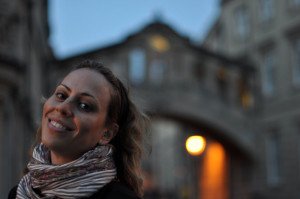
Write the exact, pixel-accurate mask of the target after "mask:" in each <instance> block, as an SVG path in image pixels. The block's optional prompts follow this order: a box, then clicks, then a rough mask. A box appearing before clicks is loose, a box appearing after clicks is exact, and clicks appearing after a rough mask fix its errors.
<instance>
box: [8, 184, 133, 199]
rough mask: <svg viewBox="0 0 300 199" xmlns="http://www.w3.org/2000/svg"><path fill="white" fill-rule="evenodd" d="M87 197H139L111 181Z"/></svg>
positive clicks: (15, 189) (117, 198)
mask: <svg viewBox="0 0 300 199" xmlns="http://www.w3.org/2000/svg"><path fill="white" fill-rule="evenodd" d="M16 192H17V187H14V188H13V189H12V190H11V191H10V193H9V196H8V199H15V198H16ZM88 199H139V197H137V195H136V194H135V193H134V192H133V191H131V190H130V189H129V188H128V187H127V186H126V185H124V184H123V183H121V182H118V181H112V182H111V183H109V184H107V185H105V186H104V187H103V188H101V189H100V190H99V191H98V192H97V193H95V194H94V195H92V196H91V197H89V198H88Z"/></svg>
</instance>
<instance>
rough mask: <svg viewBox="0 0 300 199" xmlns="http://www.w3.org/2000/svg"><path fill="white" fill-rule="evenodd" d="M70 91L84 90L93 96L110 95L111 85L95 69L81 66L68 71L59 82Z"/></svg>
mask: <svg viewBox="0 0 300 199" xmlns="http://www.w3.org/2000/svg"><path fill="white" fill-rule="evenodd" d="M61 83H62V84H64V85H66V86H68V87H69V88H70V89H71V90H72V91H76V92H86V93H89V94H91V95H93V96H95V97H97V96H102V97H103V95H107V96H108V97H109V95H110V89H111V85H110V84H109V82H108V81H107V80H106V79H105V77H104V76H103V75H102V74H100V73H99V72H97V71H94V70H92V69H88V68H81V69H77V70H74V71H72V72H71V73H69V74H68V75H67V76H66V77H65V78H64V79H63V81H62V82H61Z"/></svg>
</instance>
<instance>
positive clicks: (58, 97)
mask: <svg viewBox="0 0 300 199" xmlns="http://www.w3.org/2000/svg"><path fill="white" fill-rule="evenodd" d="M110 89H111V85H110V84H109V83H108V81H107V80H106V79H105V78H104V76H103V75H102V74H100V73H98V72H96V71H94V70H91V69H87V68H82V69H78V70H75V71H73V72H71V73H70V74H69V75H67V76H66V77H65V78H64V80H63V81H62V82H61V84H60V85H58V86H57V88H56V91H55V92H54V94H53V95H52V96H51V97H50V98H49V99H48V100H47V101H46V103H45V104H44V109H43V120H42V142H43V143H44V144H45V145H46V146H47V147H48V148H49V149H50V151H51V158H52V155H53V154H55V155H56V156H61V157H65V158H67V159H69V160H74V159H77V158H78V157H80V156H81V155H82V154H83V153H85V152H86V151H88V150H89V149H92V148H93V147H95V146H96V145H97V143H98V142H101V141H103V140H102V139H103V137H104V136H105V135H104V132H105V131H107V130H108V129H107V127H106V126H105V119H106V115H107V107H108V104H109V101H110Z"/></svg>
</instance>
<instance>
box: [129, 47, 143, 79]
mask: <svg viewBox="0 0 300 199" xmlns="http://www.w3.org/2000/svg"><path fill="white" fill-rule="evenodd" d="M129 62H130V69H129V78H130V81H131V83H132V84H140V83H143V82H144V78H145V53H144V51H143V50H142V49H140V48H136V49H134V50H132V51H131V52H130V57H129Z"/></svg>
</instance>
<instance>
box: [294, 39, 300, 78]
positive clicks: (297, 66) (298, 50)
mask: <svg viewBox="0 0 300 199" xmlns="http://www.w3.org/2000/svg"><path fill="white" fill-rule="evenodd" d="M293 57H294V60H293V81H294V83H296V84H300V39H298V40H297V41H296V42H295V45H294V56H293Z"/></svg>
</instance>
